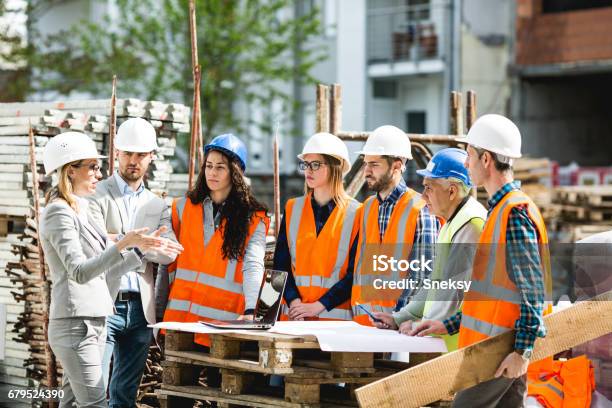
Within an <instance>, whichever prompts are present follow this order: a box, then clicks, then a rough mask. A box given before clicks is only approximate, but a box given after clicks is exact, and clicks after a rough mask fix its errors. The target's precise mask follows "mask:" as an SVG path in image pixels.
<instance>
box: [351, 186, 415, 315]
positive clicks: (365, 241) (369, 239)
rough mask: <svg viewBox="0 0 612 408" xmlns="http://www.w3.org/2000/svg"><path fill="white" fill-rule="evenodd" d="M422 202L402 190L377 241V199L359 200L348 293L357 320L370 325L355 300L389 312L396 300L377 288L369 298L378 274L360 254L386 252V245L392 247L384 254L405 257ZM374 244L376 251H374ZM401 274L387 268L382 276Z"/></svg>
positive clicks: (365, 255)
mask: <svg viewBox="0 0 612 408" xmlns="http://www.w3.org/2000/svg"><path fill="white" fill-rule="evenodd" d="M424 206H425V202H424V201H423V200H422V199H421V195H420V194H419V193H417V192H416V191H414V190H411V189H408V190H407V191H406V192H405V193H404V194H402V196H401V197H400V198H399V200H397V203H395V207H393V212H392V213H391V217H390V218H389V223H388V225H387V229H386V230H385V235H384V236H383V239H382V242H381V239H380V229H379V228H378V208H379V203H378V199H377V198H376V196H371V197H369V198H368V199H367V200H366V201H365V202H364V203H363V216H362V217H361V221H360V224H361V228H360V232H359V244H358V245H357V255H356V256H355V272H354V274H353V290H352V294H351V306H352V309H353V320H354V321H356V322H357V323H360V324H363V325H367V326H371V325H372V324H371V323H370V320H369V318H368V315H367V314H366V313H365V312H364V311H363V310H361V309H360V308H358V307H357V303H359V304H361V306H363V307H364V308H365V309H367V310H369V311H370V312H387V313H391V311H392V310H393V308H394V307H395V305H396V303H397V298H395V299H393V298H392V296H390V294H389V292H388V291H385V290H379V291H376V292H380V294H381V297H380V298H373V296H375V294H376V292H374V290H373V289H374V286H373V285H374V280H375V279H377V278H378V277H379V276H377V275H374V274H373V273H372V267H371V264H372V262H371V260H370V259H364V258H366V257H369V256H371V255H373V254H375V255H380V254H383V253H387V252H389V249H390V248H393V253H392V254H388V255H392V256H393V257H394V258H395V259H398V260H399V259H409V257H410V252H411V250H412V243H413V242H414V233H415V230H416V224H417V220H418V216H419V212H420V211H421V209H422V208H423V207H424ZM399 244H401V245H399ZM377 245H378V248H379V249H380V251H376V248H377ZM402 278H403V276H400V272H399V271H394V272H391V275H386V276H385V280H400V279H402ZM366 291H367V294H366ZM384 292H386V293H384ZM400 292H401V291H400ZM383 293H384V295H383Z"/></svg>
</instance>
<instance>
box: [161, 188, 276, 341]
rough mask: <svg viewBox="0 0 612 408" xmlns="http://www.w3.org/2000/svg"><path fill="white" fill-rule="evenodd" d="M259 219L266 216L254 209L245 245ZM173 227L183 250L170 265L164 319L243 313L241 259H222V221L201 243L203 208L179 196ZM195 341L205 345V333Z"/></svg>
mask: <svg viewBox="0 0 612 408" xmlns="http://www.w3.org/2000/svg"><path fill="white" fill-rule="evenodd" d="M260 222H264V223H265V227H266V233H267V230H268V226H269V218H268V217H267V216H266V214H265V213H264V212H257V213H256V214H255V215H254V216H253V217H252V219H251V223H250V226H249V233H248V237H247V241H246V242H247V244H248V241H249V240H250V238H251V236H252V235H253V233H254V232H255V229H256V228H257V226H258V225H259V223H260ZM172 226H173V229H174V231H175V233H176V236H177V237H178V241H179V242H180V243H181V245H183V247H184V251H183V252H182V253H181V254H180V255H179V256H178V257H177V259H176V262H175V264H176V267H175V268H173V269H174V270H175V272H174V274H175V275H174V281H173V283H172V287H171V288H170V295H169V296H168V305H167V307H166V312H165V314H164V321H171V322H197V321H199V320H212V319H236V318H237V317H238V316H240V314H241V313H242V312H244V293H243V290H242V260H228V259H225V258H223V255H222V254H223V252H222V245H223V224H222V225H221V226H220V227H219V228H217V229H216V230H215V233H214V234H213V236H212V237H211V238H210V240H209V242H208V244H207V245H204V208H203V206H202V204H192V203H191V200H189V199H187V198H180V199H177V200H175V201H174V202H173V204H172ZM195 341H196V343H199V344H202V345H205V346H208V345H210V341H209V339H208V336H206V335H199V334H196V336H195Z"/></svg>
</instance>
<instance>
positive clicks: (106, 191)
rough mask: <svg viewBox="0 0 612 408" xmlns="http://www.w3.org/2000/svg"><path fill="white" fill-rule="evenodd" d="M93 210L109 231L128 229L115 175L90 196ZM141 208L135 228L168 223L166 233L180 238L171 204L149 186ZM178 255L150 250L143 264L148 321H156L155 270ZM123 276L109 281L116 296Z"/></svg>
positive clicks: (142, 283)
mask: <svg viewBox="0 0 612 408" xmlns="http://www.w3.org/2000/svg"><path fill="white" fill-rule="evenodd" d="M90 201H91V203H90V206H89V209H90V214H91V215H92V217H93V218H94V220H95V221H96V222H97V223H98V225H99V226H101V227H102V228H104V229H106V232H107V233H109V234H125V233H126V232H128V228H129V225H128V214H127V213H126V209H125V205H124V204H123V194H122V192H121V191H120V190H119V186H118V185H117V182H116V180H115V178H114V177H112V176H111V177H108V178H107V179H105V180H103V181H101V182H99V183H98V184H97V186H96V193H95V195H93V196H90ZM137 208H138V210H137V211H136V214H135V215H134V217H135V218H134V222H133V229H137V228H143V227H148V228H149V233H151V232H153V231H155V230H156V229H158V228H159V227H161V226H166V227H167V228H168V231H167V232H166V233H165V234H164V235H163V236H164V237H165V238H168V239H171V240H173V241H175V242H176V237H175V236H174V232H173V231H172V220H171V216H172V214H171V207H170V206H169V205H168V204H166V202H165V201H164V200H163V199H161V198H160V197H158V196H156V195H155V194H154V193H152V192H151V191H149V190H148V189H145V190H144V191H143V192H142V193H141V194H140V196H139V202H138V206H137ZM174 259H175V257H168V256H166V255H163V254H161V253H157V252H153V251H151V252H147V253H146V254H145V259H144V261H145V262H144V263H143V265H142V266H141V267H140V269H139V270H138V272H139V273H138V285H139V287H140V298H141V301H142V309H143V310H144V313H145V317H146V319H147V322H149V323H150V324H155V321H156V319H155V274H156V272H157V265H158V264H160V265H167V264H169V263H172V262H173V261H174ZM120 284H121V280H120V277H119V279H117V280H115V281H113V282H109V290H110V293H111V296H112V298H113V300H115V299H116V298H117V294H118V293H119V286H120Z"/></svg>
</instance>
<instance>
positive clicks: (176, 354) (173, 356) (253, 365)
mask: <svg viewBox="0 0 612 408" xmlns="http://www.w3.org/2000/svg"><path fill="white" fill-rule="evenodd" d="M166 359H167V360H168V361H175V362H180V363H185V364H195V365H201V366H213V367H222V368H233V369H236V370H245V371H251V372H255V373H261V374H278V375H286V374H294V373H295V372H296V369H295V368H291V367H289V368H274V367H262V366H261V365H260V364H259V362H258V361H252V360H245V359H241V360H225V359H222V358H215V357H211V356H210V355H208V354H206V353H200V352H189V351H173V350H166ZM303 370H306V369H303ZM313 371H314V370H313Z"/></svg>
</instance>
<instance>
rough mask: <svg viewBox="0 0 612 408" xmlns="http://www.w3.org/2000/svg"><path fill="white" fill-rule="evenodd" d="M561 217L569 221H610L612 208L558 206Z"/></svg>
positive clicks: (611, 219)
mask: <svg viewBox="0 0 612 408" xmlns="http://www.w3.org/2000/svg"><path fill="white" fill-rule="evenodd" d="M558 208H559V210H560V214H561V217H562V218H563V219H564V220H568V221H592V222H600V223H603V222H605V223H609V222H611V221H612V208H590V207H583V206H578V205H560V206H558Z"/></svg>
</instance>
